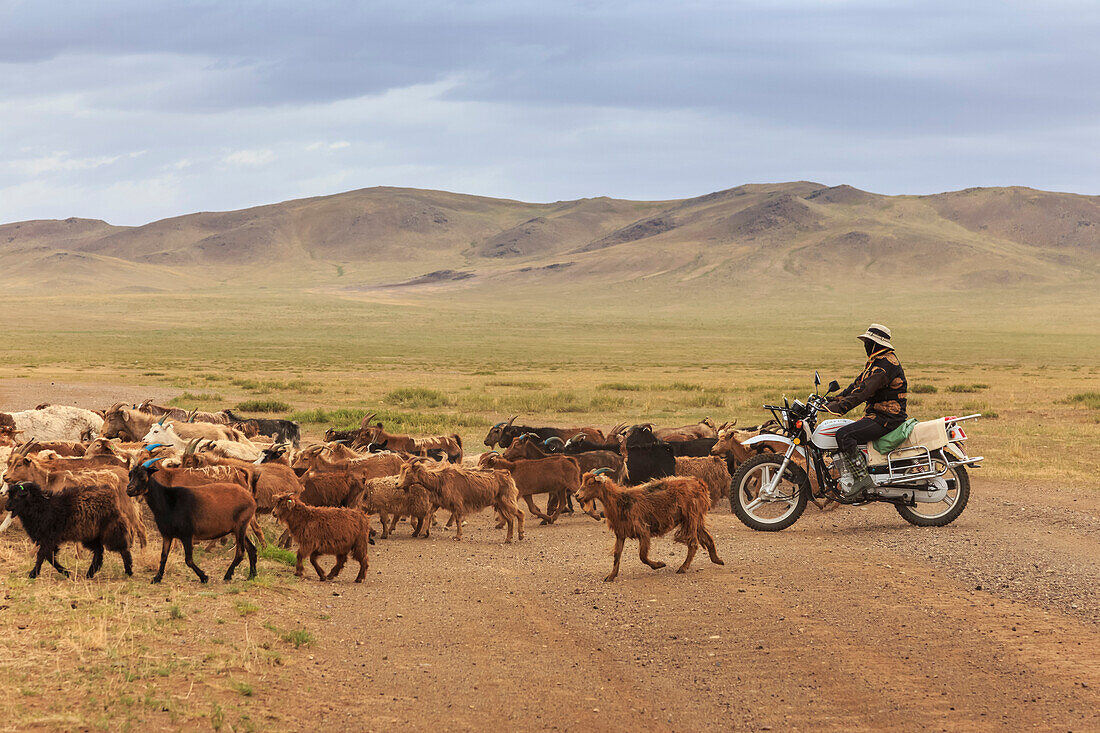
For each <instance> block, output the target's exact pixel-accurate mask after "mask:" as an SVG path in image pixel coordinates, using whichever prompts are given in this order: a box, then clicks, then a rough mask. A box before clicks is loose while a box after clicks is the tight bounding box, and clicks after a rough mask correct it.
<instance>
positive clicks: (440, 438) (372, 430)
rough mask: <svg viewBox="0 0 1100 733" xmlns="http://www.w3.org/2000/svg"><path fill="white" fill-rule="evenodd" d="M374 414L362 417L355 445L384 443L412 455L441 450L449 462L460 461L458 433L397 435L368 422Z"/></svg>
mask: <svg viewBox="0 0 1100 733" xmlns="http://www.w3.org/2000/svg"><path fill="white" fill-rule="evenodd" d="M372 417H374V415H367V416H366V417H364V418H363V425H362V427H360V428H359V437H358V438H357V439H356V441H355V442H356V445H363V446H366V445H368V444H370V443H378V444H383V443H384V444H385V446H386V448H387V449H389V450H393V451H402V452H404V453H411V454H413V455H418V456H419V455H427V454H428V452H429V451H441V452H442V453H444V454H445V455H446V456H447V460H448V461H449V462H451V463H462V438H461V437H460V436H459V435H458V433H451V434H450V435H435V436H431V437H427V438H416V437H413V436H412V435H399V434H394V433H387V432H386V431H385V430H384V429H383V428H382V423H375V424H374V425H371V424H370V420H371V418H372Z"/></svg>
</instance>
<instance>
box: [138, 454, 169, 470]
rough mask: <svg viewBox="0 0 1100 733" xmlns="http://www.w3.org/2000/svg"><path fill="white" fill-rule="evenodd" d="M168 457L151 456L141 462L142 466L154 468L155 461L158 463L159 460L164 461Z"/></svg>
mask: <svg viewBox="0 0 1100 733" xmlns="http://www.w3.org/2000/svg"><path fill="white" fill-rule="evenodd" d="M167 457H168V456H161V457H160V458H150V459H149V460H148V461H146V462H145V463H143V464H141V467H142V468H152V467H153V464H154V463H156V462H157V461H163V460H164V459H165V458H167Z"/></svg>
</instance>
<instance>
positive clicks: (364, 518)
mask: <svg viewBox="0 0 1100 733" xmlns="http://www.w3.org/2000/svg"><path fill="white" fill-rule="evenodd" d="M272 514H273V515H274V516H275V518H276V519H278V520H279V521H280V522H282V523H283V524H285V525H286V527H287V531H289V532H290V535H291V536H292V537H293V538H294V541H295V542H297V543H298V562H297V563H296V565H295V569H294V574H295V575H297V576H298V577H299V578H300V577H302V575H303V572H304V570H303V568H302V560H303V559H304V558H305V557H306V556H308V557H309V562H310V564H312V565H313V569H314V570H316V571H317V577H318V578H319V579H320V580H321V581H325V580H332V579H333V578H335V577H336V576H337V575H339V574H340V571H341V570H342V569H343V568H344V563H345V562H346V561H347V559H348V555H349V554H350V555H351V556H352V557H354V558H355V561H356V562H358V563H359V575H357V576H355V582H356V583H362V582H363V578H364V577H365V576H366V574H367V567H368V558H367V553H368V544H369V542H370V515H369V514H364V513H363V512H361V511H358V510H356V509H345V508H341V507H313V506H308V505H306V504H303V503H302V502H301V501H300V500H299V499H298V498H297V497H296V496H294V495H293V494H280V495H279V496H277V497H276V498H275V509H274V510H273V511H272ZM321 555H335V556H336V565H334V566H333V568H332V570H330V571H329V573H328V575H325V571H324V570H322V569H321V565H320V563H318V562H317V558H318V557H320V556H321Z"/></svg>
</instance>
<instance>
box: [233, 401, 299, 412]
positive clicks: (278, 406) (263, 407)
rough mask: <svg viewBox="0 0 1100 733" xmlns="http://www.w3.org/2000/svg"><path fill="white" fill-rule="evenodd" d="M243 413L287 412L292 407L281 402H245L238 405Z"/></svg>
mask: <svg viewBox="0 0 1100 733" xmlns="http://www.w3.org/2000/svg"><path fill="white" fill-rule="evenodd" d="M237 409H238V410H240V411H241V412H287V411H288V410H290V405H288V404H287V403H285V402H282V401H280V400H245V401H244V402H238V403H237Z"/></svg>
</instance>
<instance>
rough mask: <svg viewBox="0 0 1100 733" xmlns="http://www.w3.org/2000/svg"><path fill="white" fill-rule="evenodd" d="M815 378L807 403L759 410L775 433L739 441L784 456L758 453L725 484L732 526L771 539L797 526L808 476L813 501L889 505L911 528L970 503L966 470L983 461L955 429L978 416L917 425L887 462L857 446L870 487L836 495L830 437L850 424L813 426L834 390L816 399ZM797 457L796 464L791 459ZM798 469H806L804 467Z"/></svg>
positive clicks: (945, 518) (944, 519)
mask: <svg viewBox="0 0 1100 733" xmlns="http://www.w3.org/2000/svg"><path fill="white" fill-rule="evenodd" d="M820 386H821V377H820V375H819V374H818V373H817V372H814V393H813V394H812V395H810V396H809V397H808V398H807V399H806V402H805V403H803V402H801V401H800V400H797V399H796V400H795V401H794V402H793V403H789V402H788V401H787V398H786V397H784V398H783V405H782V406H780V405H764V409H766V410H769V411H770V412H771V413H772V415H774V416H775V419H776V421H777V422H778V423H779V426H780V427H779V429H780V431H781V432H780V433H779V434H767V433H762V434H760V435H758V436H756V437H754V438H750V439H749V440H747V441H745V443H744V444H745V445H746V446H748V447H753V446H761V447H762V444H769V445H772V446H774V445H775V444H777V443H778V444H782V445H786V446H787V450H786V452H785V453H782V454H781V453H778V452H773V453H760V454H759V455H756V456H753V457H752V458H750V459H748V460H746V461H745V462H744V463H742V464H741V466H740V467H739V468H738V470H737V472H736V473H735V474H734V476H733V480H732V482H731V485H730V505H731V506H732V508H733V511H734V513H735V514H737V517H738V519H740V520H741V521H742V522H743V523H744V524H745V525H747V526H748V527H751V528H752V529H755V530H759V531H762V532H776V531H779V530H782V529H786V528H787V527H790V526H791V525H792V524H794V523H795V522H796V521H798V518H799V517H800V516H802V512H803V511H804V510H805V509H806V504H807V503H808V502H809V500H810V498H811V494H812V489H811V487H810V477H809V474H808V473H807V471H812V472H813V475H814V477H815V478H816V479H817V485H818V490H819V492H820V493H819V494H818V495H817V496H819V497H821V498H824V499H829V500H832V501H835V502H837V503H839V504H846V505H851V506H859V505H863V504H869V503H871V502H885V503H888V504H893V505H894V508H895V509H897V512H898V514H900V515H901V516H902V518H904V519H905V521H907V522H909V523H910V524H915V525H917V526H918V527H943V526H945V525H948V524H950V523H951V522H953V521H955V519H957V518H958V516H959V515H960V514H962V512H963V509H965V508H966V503H967V501H969V499H970V476H969V474H968V473H967V468H968V467H974V468H979V467H980V465H979V462H980V461H982V460H983V459H982V457H980V456H975V457H971V456H968V455H967V454H966V450H965V449H964V447H963V443H964V442H965V441H966V440H967V435H966V432H965V431H964V430H963V428H962V427H961V426H960V423H962V422H964V421H966V420H972V419H975V418H978V417H981V414H980V413H976V414H973V415H966V416H963V417H943V418H939V419H937V420H930V421H928V422H923V423H918V424H917V425H916V427H915V428H914V429H913V432H912V434H911V435H910V436H909V438H908V439H907V440H906V441H904V442H903V443H902V444H901V445H899V446H898V447H897V448H895V449H894V450H892V451H890V452H889V453H888V454H886V455H882V454H880V453H878V451H876V450H875V449H874V445H873V444H872V443H868V444H866V445H863V446H861V450H863V452H864V453H865V454H866V455H867V459H868V460H867V463H868V467H869V472H870V475H871V478H872V480H873V482H874V486H873V487H872V488H871V489H868V490H867V491H866V492H860V493H859V494H858V495H856V496H846V495H845V494H844V492H842V491H841V490H840V488H839V480H840V468H839V465H837V464H838V461H837V458H838V451H837V443H836V431H837V429H839V428H840V427H842V426H844V425H847V424H849V423H851V422H853V421H852V420H847V419H844V418H834V419H826V420H822V421H820V422H818V419H817V414H818V412H820V411H823V410H824V408H825V404H826V402H828V395H829V394H830V393H832V392H835V391H837V390H838V389H840V384H838V383H837V382H836V380H833V381H832V382H830V383H829V386H828V388H827V389H826V392H825V394H824V395H822V394H819V391H820ZM796 456H797V459H796ZM803 466H805V467H803Z"/></svg>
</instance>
